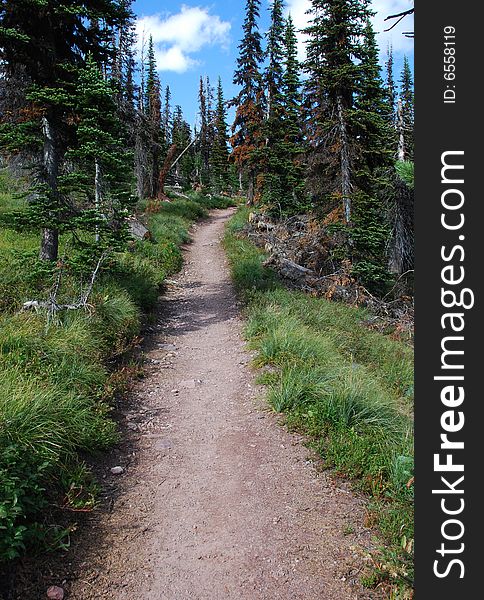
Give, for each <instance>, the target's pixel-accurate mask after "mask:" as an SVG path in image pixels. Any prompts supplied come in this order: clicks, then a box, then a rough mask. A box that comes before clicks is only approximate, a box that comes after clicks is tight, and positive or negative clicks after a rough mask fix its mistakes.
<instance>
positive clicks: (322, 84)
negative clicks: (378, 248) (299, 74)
mask: <svg viewBox="0 0 484 600" xmlns="http://www.w3.org/2000/svg"><path fill="white" fill-rule="evenodd" d="M368 5H369V0H313V1H312V8H311V9H310V11H309V13H310V17H311V20H310V23H309V26H308V27H307V29H306V30H305V32H306V34H307V35H308V36H309V39H308V43H307V60H306V62H305V65H304V68H305V71H306V73H307V74H308V77H307V80H306V84H305V103H306V110H307V117H306V123H307V134H308V139H309V141H310V144H311V146H312V152H311V155H310V172H309V178H310V187H311V189H312V192H313V196H315V197H316V198H318V199H319V202H323V204H325V205H326V206H332V205H335V203H336V201H339V202H340V203H341V205H342V207H343V212H344V220H345V221H346V222H347V223H349V222H350V220H351V196H352V191H353V186H354V181H353V178H354V173H355V172H356V171H357V170H358V167H357V165H356V163H355V161H356V159H357V157H358V154H359V152H358V148H357V147H356V146H357V140H356V136H355V135H353V127H354V118H353V103H354V98H355V95H356V94H357V92H358V89H357V87H358V82H359V81H360V78H361V65H360V63H361V60H362V58H363V50H362V45H361V42H360V40H361V39H362V37H363V34H364V28H365V26H366V22H367V20H368V18H369V16H370V11H369V8H368Z"/></svg>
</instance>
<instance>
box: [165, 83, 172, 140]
mask: <svg viewBox="0 0 484 600" xmlns="http://www.w3.org/2000/svg"><path fill="white" fill-rule="evenodd" d="M171 117H172V114H171V90H170V86H169V85H167V86H166V90H165V103H164V106H163V130H164V132H165V143H166V145H167V146H169V145H170V144H171Z"/></svg>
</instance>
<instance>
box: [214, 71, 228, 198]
mask: <svg viewBox="0 0 484 600" xmlns="http://www.w3.org/2000/svg"><path fill="white" fill-rule="evenodd" d="M227 131H228V125H227V109H226V106H225V100H224V92H223V87H222V80H221V78H220V77H219V79H218V86H217V107H216V111H215V136H214V143H213V150H212V154H211V172H212V181H213V187H214V189H215V191H216V192H221V191H223V190H226V189H227V188H228V186H229V150H228V132H227Z"/></svg>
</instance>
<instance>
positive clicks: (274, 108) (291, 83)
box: [258, 0, 303, 213]
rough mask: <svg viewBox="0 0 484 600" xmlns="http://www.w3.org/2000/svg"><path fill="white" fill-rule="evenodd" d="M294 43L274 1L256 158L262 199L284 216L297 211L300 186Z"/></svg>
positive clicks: (278, 2) (277, 0) (290, 28)
mask: <svg viewBox="0 0 484 600" xmlns="http://www.w3.org/2000/svg"><path fill="white" fill-rule="evenodd" d="M296 44H297V42H296V40H295V30H294V26H293V24H292V21H291V20H290V21H289V22H288V23H285V22H284V18H283V2H282V0H274V1H273V3H272V6H271V26H270V29H269V33H268V47H267V56H268V65H267V69H266V72H265V81H266V87H267V98H268V100H267V118H266V122H265V123H264V128H263V130H264V134H265V142H266V143H265V146H264V148H263V149H262V150H261V151H259V153H258V155H259V156H260V157H261V162H262V164H263V166H264V169H265V172H264V174H263V181H262V190H263V191H262V200H263V202H264V204H265V205H266V206H267V207H268V208H269V209H270V210H272V211H274V210H276V209H277V211H279V212H281V211H282V212H285V213H288V212H295V211H297V210H298V208H299V205H298V200H299V199H300V197H301V189H302V183H303V178H302V172H301V170H300V168H298V165H297V162H296V161H297V155H298V154H299V148H298V147H297V140H296V138H295V137H294V136H295V135H297V134H296V127H295V125H296V123H295V120H297V116H296V113H297V111H298V108H297V104H298V95H299V77H298V63H297V50H296ZM284 67H285V69H284Z"/></svg>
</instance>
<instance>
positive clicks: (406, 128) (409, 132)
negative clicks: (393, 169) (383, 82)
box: [399, 56, 415, 160]
mask: <svg viewBox="0 0 484 600" xmlns="http://www.w3.org/2000/svg"><path fill="white" fill-rule="evenodd" d="M400 100H401V117H400V123H399V126H400V129H401V131H400V134H401V137H402V139H403V156H402V157H401V158H403V160H413V153H414V141H413V136H414V131H413V130H414V120H415V118H414V92H413V77H412V71H411V70H410V63H409V61H408V58H407V57H406V56H405V57H404V59H403V70H402V75H401V79H400Z"/></svg>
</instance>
